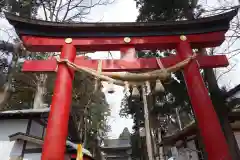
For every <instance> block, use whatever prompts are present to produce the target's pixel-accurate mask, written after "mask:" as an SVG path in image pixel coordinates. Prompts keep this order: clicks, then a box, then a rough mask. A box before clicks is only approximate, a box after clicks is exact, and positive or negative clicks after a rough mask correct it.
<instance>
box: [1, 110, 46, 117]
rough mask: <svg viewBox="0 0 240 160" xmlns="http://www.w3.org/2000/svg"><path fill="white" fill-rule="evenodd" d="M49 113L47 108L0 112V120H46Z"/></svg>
mask: <svg viewBox="0 0 240 160" xmlns="http://www.w3.org/2000/svg"><path fill="white" fill-rule="evenodd" d="M49 111H50V109H49V108H41V109H23V110H10V111H3V112H0V120H1V119H30V118H47V117H48V113H49Z"/></svg>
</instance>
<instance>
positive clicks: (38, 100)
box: [33, 74, 47, 109]
mask: <svg viewBox="0 0 240 160" xmlns="http://www.w3.org/2000/svg"><path fill="white" fill-rule="evenodd" d="M46 81H47V75H46V74H40V75H39V76H37V88H36V92H35V96H34V103H33V108H34V109H39V108H45V106H44V95H45V94H46Z"/></svg>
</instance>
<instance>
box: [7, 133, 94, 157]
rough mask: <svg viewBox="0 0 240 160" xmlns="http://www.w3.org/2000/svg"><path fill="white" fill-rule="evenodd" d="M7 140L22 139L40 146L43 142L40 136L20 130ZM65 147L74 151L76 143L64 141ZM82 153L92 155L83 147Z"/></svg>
mask: <svg viewBox="0 0 240 160" xmlns="http://www.w3.org/2000/svg"><path fill="white" fill-rule="evenodd" d="M9 140H10V141H16V140H23V141H28V142H31V143H34V144H38V145H41V146H42V145H43V143H44V141H43V139H42V138H40V137H36V136H32V135H29V134H25V133H21V132H18V133H14V134H12V135H9ZM66 147H68V148H69V149H74V150H75V151H77V144H75V143H73V142H71V141H66ZM83 154H84V155H85V156H88V157H93V156H92V154H91V153H90V152H89V151H88V150H87V149H85V148H83Z"/></svg>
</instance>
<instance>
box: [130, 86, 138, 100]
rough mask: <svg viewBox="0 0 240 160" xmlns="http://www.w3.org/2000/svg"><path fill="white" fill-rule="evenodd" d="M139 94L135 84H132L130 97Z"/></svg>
mask: <svg viewBox="0 0 240 160" xmlns="http://www.w3.org/2000/svg"><path fill="white" fill-rule="evenodd" d="M139 96H140V93H139V90H138V87H137V85H133V86H132V97H135V98H138V97H139Z"/></svg>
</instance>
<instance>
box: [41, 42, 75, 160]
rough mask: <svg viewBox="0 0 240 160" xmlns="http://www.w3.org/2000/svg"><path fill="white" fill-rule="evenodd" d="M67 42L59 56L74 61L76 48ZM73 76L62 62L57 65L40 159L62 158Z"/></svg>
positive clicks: (52, 159) (55, 159) (60, 159)
mask: <svg viewBox="0 0 240 160" xmlns="http://www.w3.org/2000/svg"><path fill="white" fill-rule="evenodd" d="M67 42H68V44H64V45H63V48H62V53H61V55H60V57H61V58H62V59H68V60H69V61H71V62H74V60H75V57H76V49H75V47H74V46H73V45H72V44H71V39H68V41H67ZM73 78H74V72H73V70H71V69H69V68H68V66H67V65H66V64H63V63H61V64H59V65H58V70H57V78H56V81H55V87H54V94H53V97H52V104H51V110H50V114H49V117H48V125H47V132H46V136H45V139H44V145H43V152H42V160H64V154H65V148H66V138H67V135H68V120H69V112H70V106H71V100H72V81H73Z"/></svg>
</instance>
